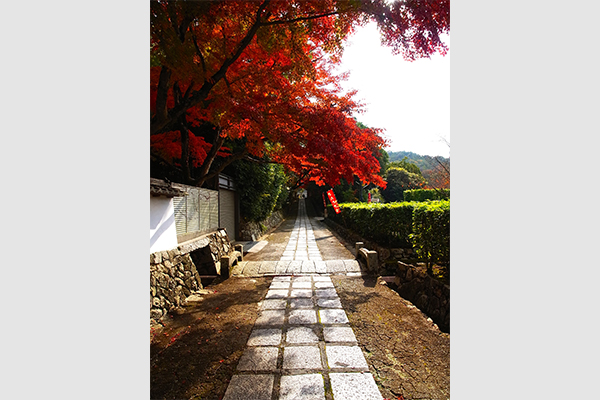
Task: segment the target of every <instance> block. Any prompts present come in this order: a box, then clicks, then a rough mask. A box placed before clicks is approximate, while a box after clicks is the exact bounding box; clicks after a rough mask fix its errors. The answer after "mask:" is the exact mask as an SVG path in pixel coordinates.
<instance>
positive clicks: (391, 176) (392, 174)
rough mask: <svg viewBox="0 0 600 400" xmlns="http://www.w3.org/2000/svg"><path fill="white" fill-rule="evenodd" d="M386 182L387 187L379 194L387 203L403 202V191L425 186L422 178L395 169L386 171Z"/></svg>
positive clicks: (402, 169)
mask: <svg viewBox="0 0 600 400" xmlns="http://www.w3.org/2000/svg"><path fill="white" fill-rule="evenodd" d="M386 181H387V187H386V188H385V189H383V190H382V191H381V194H382V195H383V198H384V199H385V200H386V201H387V202H388V203H391V202H397V201H403V200H404V191H405V190H410V189H419V188H421V187H422V186H423V185H424V184H425V180H424V179H423V177H422V176H420V175H418V174H415V173H412V172H409V171H407V170H405V169H404V168H396V167H394V168H389V169H388V170H387V173H386Z"/></svg>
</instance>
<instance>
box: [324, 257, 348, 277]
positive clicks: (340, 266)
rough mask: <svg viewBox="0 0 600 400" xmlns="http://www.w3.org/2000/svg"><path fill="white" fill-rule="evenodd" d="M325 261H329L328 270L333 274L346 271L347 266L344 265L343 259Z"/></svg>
mask: <svg viewBox="0 0 600 400" xmlns="http://www.w3.org/2000/svg"><path fill="white" fill-rule="evenodd" d="M325 262H326V263H327V272H330V273H332V274H339V273H343V272H346V267H345V266H344V261H342V260H329V261H325Z"/></svg>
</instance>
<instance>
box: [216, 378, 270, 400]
mask: <svg viewBox="0 0 600 400" xmlns="http://www.w3.org/2000/svg"><path fill="white" fill-rule="evenodd" d="M274 381H275V376H274V375H234V376H233V377H232V378H231V381H230V382H229V386H227V391H226V392H225V397H223V400H249V399H252V400H271V396H272V393H273V383H274Z"/></svg>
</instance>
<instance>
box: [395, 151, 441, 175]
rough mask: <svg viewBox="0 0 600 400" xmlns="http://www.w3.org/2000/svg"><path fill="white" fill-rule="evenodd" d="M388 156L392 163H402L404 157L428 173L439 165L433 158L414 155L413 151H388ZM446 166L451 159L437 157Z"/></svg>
mask: <svg viewBox="0 0 600 400" xmlns="http://www.w3.org/2000/svg"><path fill="white" fill-rule="evenodd" d="M387 153H388V156H389V158H390V162H392V161H402V159H403V158H404V157H406V158H407V159H408V160H409V161H412V162H413V163H415V164H417V167H419V169H420V170H421V171H426V170H430V169H433V168H434V167H435V166H436V165H438V163H437V161H435V159H434V158H433V157H432V156H422V155H420V154H417V153H413V152H412V151H388V152H387ZM437 159H438V160H440V161H441V162H442V163H444V164H447V163H448V164H449V163H450V159H449V158H445V157H440V156H438V157H437Z"/></svg>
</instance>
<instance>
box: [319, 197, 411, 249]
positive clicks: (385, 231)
mask: <svg viewBox="0 0 600 400" xmlns="http://www.w3.org/2000/svg"><path fill="white" fill-rule="evenodd" d="M417 204H418V203H416V202H403V203H386V204H377V203H371V204H367V203H342V204H340V205H339V206H340V209H341V213H340V214H336V213H335V211H333V207H331V205H328V206H327V209H328V211H327V214H328V218H330V219H331V220H333V221H334V222H336V223H338V224H340V225H341V226H344V227H346V228H347V229H350V230H352V231H354V232H356V233H358V234H359V235H360V236H362V237H363V238H365V239H369V240H373V241H374V242H377V243H380V244H381V245H383V246H389V247H411V242H410V240H409V235H410V234H411V233H412V210H413V208H414V207H415V205H417Z"/></svg>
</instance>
